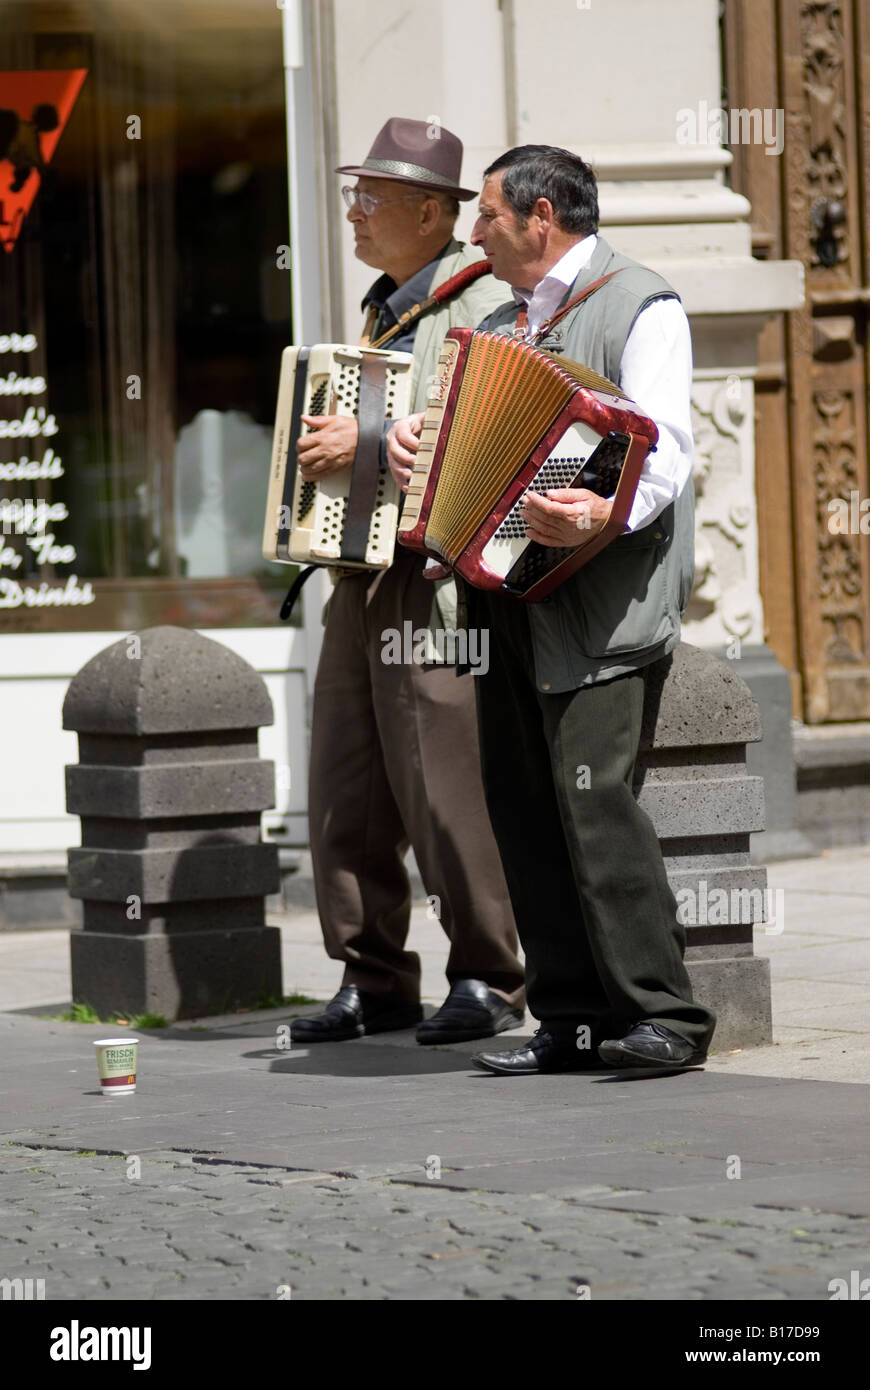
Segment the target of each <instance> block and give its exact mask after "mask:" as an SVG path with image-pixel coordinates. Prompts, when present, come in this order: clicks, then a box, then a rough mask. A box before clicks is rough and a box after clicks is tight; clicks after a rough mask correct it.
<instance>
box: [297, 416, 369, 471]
mask: <svg viewBox="0 0 870 1390" xmlns="http://www.w3.org/2000/svg"><path fill="white" fill-rule="evenodd" d="M301 418H302V423H303V424H305V425H308V426H310V428H311V430H312V431H313V433H311V434H303V435H300V437H299V438H298V439H297V441H296V457H297V459H298V460H299V472H300V473H301V474H302V477H303V478H304V479H305V481H306V483H313V482H316V481H317V479H318V478H326V477H328V476H329V474H330V473H337V472H338V471H339V469H341V468H349V467H350V465H351V464H352V463H353V460H354V455H355V454H356V446H357V440H358V439H359V426H358V425H357V422H356V417H355V416H353V415H303V416H302V417H301Z"/></svg>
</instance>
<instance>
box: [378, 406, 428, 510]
mask: <svg viewBox="0 0 870 1390" xmlns="http://www.w3.org/2000/svg"><path fill="white" fill-rule="evenodd" d="M425 414H426V412H425V411H424V410H421V411H420V412H419V413H418V414H417V415H406V416H405V417H404V419H402V420H397V421H396V423H395V424H394V425H393V428H392V429H391V430H390V432H389V434H388V435H387V463H388V464H389V465H390V472H391V473H392V475H393V478H394V479H395V481H396V483H397V484H398V486H399V487H400V488H401V490H402V492H407V491H408V483H409V482H410V480H411V469H412V468H413V467H414V459H415V458H416V456H417V450H418V448H419V447H420V431H421V429H422V428H423V418H424V416H425Z"/></svg>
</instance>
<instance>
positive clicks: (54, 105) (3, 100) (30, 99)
mask: <svg viewBox="0 0 870 1390" xmlns="http://www.w3.org/2000/svg"><path fill="white" fill-rule="evenodd" d="M87 75H88V70H87V68H67V69H66V70H64V71H62V72H0V244H2V246H3V250H4V251H11V250H12V248H13V246H14V245H15V241H16V239H17V237H18V233H19V232H20V231H21V224H22V222H23V221H24V219H25V217H26V216H27V214H28V213H29V211H30V209H31V207H32V206H33V200H34V198H35V197H36V195H37V192H38V191H39V185H40V183H41V182H42V171H43V170H44V169H45V167H46V165H48V164H49V163H50V162H51V157H52V155H53V154H54V152H55V149H56V148H57V142H58V140H59V139H60V137H61V135H62V134H63V128H64V126H65V125H66V123H67V121H68V120H69V116H70V112H71V111H72V109H73V107H74V106H75V103H76V98H77V97H78V94H79V92H80V91H81V89H82V84H83V82H84V80H85V78H86V77H87Z"/></svg>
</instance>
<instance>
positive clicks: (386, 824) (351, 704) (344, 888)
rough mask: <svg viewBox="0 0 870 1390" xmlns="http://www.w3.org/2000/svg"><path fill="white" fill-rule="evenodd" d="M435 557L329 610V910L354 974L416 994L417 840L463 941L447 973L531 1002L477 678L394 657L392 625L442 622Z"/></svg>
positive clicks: (319, 858) (320, 902) (322, 800)
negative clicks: (479, 718) (492, 806)
mask: <svg viewBox="0 0 870 1390" xmlns="http://www.w3.org/2000/svg"><path fill="white" fill-rule="evenodd" d="M423 563H424V562H423V560H422V559H421V558H420V557H418V556H415V555H412V554H411V553H410V552H409V551H402V550H400V553H399V554H398V555H397V557H396V559H395V561H394V563H393V565H392V566H391V567H390V569H389V570H387V571H386V572H385V573H384V574H383V575H381V576H380V577H379V578H377V579H375V578H374V577H373V576H372V575H370V574H359V575H349V576H347V577H345V578H343V579H340V580H339V582H338V583H337V585H336V587H335V591H334V593H333V595H332V597H331V599H330V602H329V608H328V610H327V620H326V631H325V634H324V641H323V649H322V652H321V656H320V665H319V667H318V671H317V681H316V684H315V688H314V716H313V726H312V736H311V766H310V779H309V803H308V804H309V819H310V841H311V854H312V859H313V865H314V882H315V888H316V892H317V906H318V910H319V913H320V922H321V927H322V930H323V937H324V942H325V944H326V949H327V952H328V953H329V955H330V956H331V957H332V959H333V960H343V961H344V962H345V972H344V980H343V983H344V984H345V985H356V986H357V988H358V989H361V990H364V991H368V992H369V993H372V994H382V995H391V996H394V997H395V998H396V999H397V1000H401V1001H408V1002H416V1001H417V1000H418V999H419V996H420V958H419V956H418V955H417V954H416V952H413V951H406V950H405V941H406V939H407V935H408V927H409V921H410V910H411V894H410V886H409V880H408V874H407V871H406V869H405V866H404V863H403V858H404V855H405V853H406V851H407V849H408V845H409V844H410V845H412V846H413V849H414V854H415V857H416V860H417V864H418V866H419V869H420V874H421V877H422V879H423V882H424V884H425V887H426V892H427V894H429V895H430V898H434V902H431V904H430V909H431V910H432V911H433V912H434V914H435V915H436V916H437V917H438V919H439V921H440V923H441V926H442V927H443V929H444V931H445V932H446V934H447V937H448V939H449V941H450V952H449V956H448V959H447V970H446V974H447V979H448V981H449V982H450V983H451V984H453V983H454V982H455V981H456V980H459V979H462V978H467V977H470V978H473V979H478V980H484V981H486V983H487V984H488V985H489V986H490V988H491V989H493V990H495V991H496V992H497V993H499V994H501V995H502V996H503V997H504V998H506V999H507V1000H508V1001H509V1002H510V1003H512V1004H516V1005H517V1006H519V1007H522V1005H523V1002H524V993H523V968H522V965H521V964H520V961H519V959H518V956H517V944H518V943H517V934H516V927H515V925H514V918H513V913H512V910H511V906H510V899H509V896H508V890H507V886H506V883H505V879H504V874H503V871H502V867H501V860H500V857H499V853H498V849H497V848H496V843H495V839H494V837H493V833H492V828H491V826H490V822H489V816H488V814H487V810H486V802H485V799H484V793H483V783H482V778H481V770H480V751H479V746H478V739H477V723H476V715H475V692H474V682H475V680H476V679H478V678H477V677H475V676H472V675H471V674H465V675H461V676H459V675H457V673H456V669H455V667H453V666H428V667H424V666H420V665H417V664H414V663H407V664H388V663H385V662H384V661H383V660H382V656H383V652H384V640H385V639H384V637H383V634H384V632H385V631H386V630H387V629H396V630H397V631H398V632H399V633H402V632H403V624H404V623H406V622H407V621H409V620H410V622H411V623H412V624H413V628H414V629H415V630H416V629H420V628H425V627H426V625H427V623H428V621H429V614H430V610H431V606H432V597H433V589H432V584H431V582H430V581H429V580H428V579H424V578H423Z"/></svg>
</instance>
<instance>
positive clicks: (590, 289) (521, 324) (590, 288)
mask: <svg viewBox="0 0 870 1390" xmlns="http://www.w3.org/2000/svg"><path fill="white" fill-rule="evenodd" d="M618 274H619V271H618V270H611V272H610V274H609V275H602V276H601V279H600V280H593V281H592V284H591V285H587V286H586V288H585V289H584V290H581V291H580V293H579V294H575V295H574V298H573V299H569V300H568V303H567V304H563V305H562V307H561V309H557V310H556V312H555V314H551V315H550V317H549V318H548V319H544V322H543V323H542V324H541V325H540V326H539V327H538V328H537V329H536V330H535V332H534V333H532V334H529V333H528V329H527V324H528V322H529V315H528V310H527V309H526V306H525V305H523V307H522V308H521V309H520V312H519V313H518V314H517V328H522V329H526V333H527V341H531V342H535V343H537V342H539V341H540V339H541V338H546V336H547V334H548V333H549V332H550V329H551V328H555V326H556V324H557V323H559V322H561V320H562V319H563V318H564V317H565V315H566V314H570V312H571V310H572V309H576V308H577V305H578V304H582V302H583V300H584V299H588V298H589V296H590V294H594V293H595V291H596V290H600V289H601V286H602V285H606V284H607V282H608V280H612V279H613V277H614V275H618Z"/></svg>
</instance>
